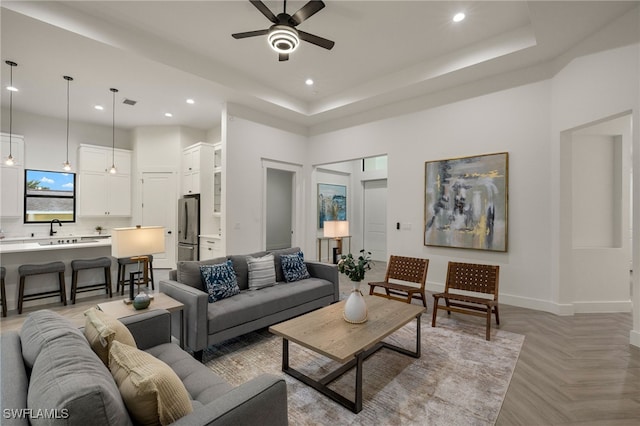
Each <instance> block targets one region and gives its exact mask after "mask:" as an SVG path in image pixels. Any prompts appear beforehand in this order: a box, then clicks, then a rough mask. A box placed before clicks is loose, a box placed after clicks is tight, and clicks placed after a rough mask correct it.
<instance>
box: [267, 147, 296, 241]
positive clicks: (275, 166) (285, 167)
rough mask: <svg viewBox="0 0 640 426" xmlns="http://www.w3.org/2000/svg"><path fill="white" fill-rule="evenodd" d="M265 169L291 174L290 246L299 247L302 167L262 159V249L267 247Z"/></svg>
mask: <svg viewBox="0 0 640 426" xmlns="http://www.w3.org/2000/svg"><path fill="white" fill-rule="evenodd" d="M267 169H276V170H283V171H287V172H292V173H293V182H292V185H291V186H292V189H293V194H291V218H292V221H291V246H292V247H301V244H302V240H301V238H300V232H299V230H300V229H304V205H303V204H302V201H303V200H304V197H303V188H304V185H303V182H304V180H303V177H302V176H303V175H302V170H303V168H302V165H301V164H293V163H285V162H282V161H277V160H270V159H266V158H263V159H262V200H261V202H262V206H261V210H262V223H261V226H260V228H261V241H262V248H263V249H264V248H265V247H266V246H267Z"/></svg>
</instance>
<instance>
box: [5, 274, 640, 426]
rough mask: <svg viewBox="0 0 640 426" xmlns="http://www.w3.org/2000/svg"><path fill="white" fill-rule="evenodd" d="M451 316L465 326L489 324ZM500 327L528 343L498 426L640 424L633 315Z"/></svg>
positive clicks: (13, 325)
mask: <svg viewBox="0 0 640 426" xmlns="http://www.w3.org/2000/svg"><path fill="white" fill-rule="evenodd" d="M385 267H386V265H385V264H384V263H381V262H378V263H377V264H376V265H375V267H374V270H372V271H370V272H368V273H367V278H366V280H367V281H375V280H379V279H383V277H384V268H385ZM155 275H156V280H159V279H163V278H164V277H165V276H166V271H162V270H160V271H158V272H156V273H155ZM158 277H159V278H158ZM156 282H157V281H156ZM156 288H157V287H156ZM350 288H351V286H350V284H349V282H348V280H346V279H345V277H344V276H341V277H340V289H341V291H342V292H343V293H345V294H346V293H348V292H349V291H350ZM363 290H364V288H363ZM79 297H82V296H79ZM114 297H115V295H114ZM427 297H428V298H429V299H432V298H431V297H430V296H427ZM104 300H105V298H104V297H103V296H98V297H91V298H87V297H84V298H82V299H79V301H78V303H77V304H76V305H75V306H71V305H69V306H66V307H63V306H61V305H60V304H57V305H50V306H47V308H50V309H53V310H56V311H58V312H60V313H61V314H62V315H65V316H67V317H69V318H72V319H73V320H74V321H75V322H78V323H79V324H82V322H83V315H82V312H83V311H84V310H85V309H87V308H88V307H90V306H92V305H95V304H96V303H99V302H100V301H104ZM414 303H418V302H417V301H414ZM432 303H433V302H432V300H428V304H429V307H428V311H427V314H426V316H425V318H430V313H431V312H433V311H432V309H433V308H432ZM39 308H42V306H41V307H39ZM33 310H34V309H27V308H25V311H24V312H23V314H22V315H17V314H16V312H11V313H10V315H9V317H7V318H3V319H2V320H0V330H1V331H3V332H4V331H6V330H11V329H19V328H20V326H21V324H22V322H23V321H24V318H25V317H26V315H27V314H28V312H31V311H33ZM443 315H446V314H444V313H443ZM453 316H455V318H456V319H457V320H459V321H469V322H475V321H478V322H479V323H483V321H484V320H483V319H482V318H476V317H471V316H469V315H460V314H457V315H456V314H452V317H453ZM500 320H501V322H502V325H501V326H500V329H502V330H507V331H511V332H514V333H518V334H523V335H525V336H526V337H525V341H524V345H523V347H522V352H521V353H520V358H519V360H518V363H517V365H516V369H515V372H514V374H513V378H512V380H511V384H510V386H509V390H508V391H507V395H506V398H505V400H504V404H503V406H502V410H501V411H500V415H499V417H498V420H497V422H496V425H498V426H504V425H509V426H511V425H526V426H536V425H572V426H573V425H587V426H591V425H593V426H595V425H598V426H602V425H610V426H622V425H634V426H637V425H639V424H640V349H638V348H636V347H633V346H631V345H630V344H629V332H630V330H631V328H632V318H631V314H581V315H575V316H571V317H560V316H556V315H553V314H549V313H545V312H540V311H534V310H530V309H524V308H518V307H513V306H507V305H501V306H500ZM427 324H429V325H430V323H427ZM479 338H483V336H479Z"/></svg>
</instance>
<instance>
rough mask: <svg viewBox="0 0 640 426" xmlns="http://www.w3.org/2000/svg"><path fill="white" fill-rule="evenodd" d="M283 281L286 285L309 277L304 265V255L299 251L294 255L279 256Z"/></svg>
mask: <svg viewBox="0 0 640 426" xmlns="http://www.w3.org/2000/svg"><path fill="white" fill-rule="evenodd" d="M280 260H281V262H282V273H283V274H284V280H285V281H286V282H288V283H291V282H294V281H300V280H304V279H307V278H309V277H311V275H309V271H307V265H305V264H304V254H302V252H301V251H299V252H297V253H295V254H283V255H282V256H280Z"/></svg>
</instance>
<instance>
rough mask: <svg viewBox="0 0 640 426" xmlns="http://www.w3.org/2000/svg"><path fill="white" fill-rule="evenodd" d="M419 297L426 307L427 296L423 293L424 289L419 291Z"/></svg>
mask: <svg viewBox="0 0 640 426" xmlns="http://www.w3.org/2000/svg"><path fill="white" fill-rule="evenodd" d="M420 298H421V299H422V306H424V307H425V308H426V307H427V297H426V296H425V294H424V291H421V292H420Z"/></svg>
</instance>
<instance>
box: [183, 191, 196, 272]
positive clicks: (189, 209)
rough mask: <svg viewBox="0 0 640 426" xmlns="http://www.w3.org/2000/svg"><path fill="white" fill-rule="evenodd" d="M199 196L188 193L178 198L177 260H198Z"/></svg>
mask: <svg viewBox="0 0 640 426" xmlns="http://www.w3.org/2000/svg"><path fill="white" fill-rule="evenodd" d="M199 234H200V198H199V196H198V195H188V196H185V197H184V198H180V199H179V200H178V261H181V260H198V235H199Z"/></svg>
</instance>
